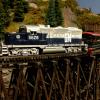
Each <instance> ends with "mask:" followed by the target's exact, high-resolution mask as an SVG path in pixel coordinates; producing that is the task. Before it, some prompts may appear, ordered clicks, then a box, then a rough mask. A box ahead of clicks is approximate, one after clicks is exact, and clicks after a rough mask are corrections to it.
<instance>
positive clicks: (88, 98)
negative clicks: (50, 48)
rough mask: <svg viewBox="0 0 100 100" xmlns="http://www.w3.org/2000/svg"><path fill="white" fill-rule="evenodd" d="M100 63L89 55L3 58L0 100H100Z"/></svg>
mask: <svg viewBox="0 0 100 100" xmlns="http://www.w3.org/2000/svg"><path fill="white" fill-rule="evenodd" d="M99 62H100V58H99V55H97V56H88V55H86V54H68V55H67V54H48V55H34V56H12V57H8V56H4V57H0V100H100V97H99V96H100V63H99ZM5 69H8V70H9V69H11V71H10V74H11V77H9V79H8V80H9V82H5V81H4V75H3V70H5ZM5 84H7V86H6V85H5Z"/></svg>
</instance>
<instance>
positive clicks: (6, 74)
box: [2, 69, 12, 88]
mask: <svg viewBox="0 0 100 100" xmlns="http://www.w3.org/2000/svg"><path fill="white" fill-rule="evenodd" d="M2 74H3V75H2V76H3V81H4V85H5V88H8V87H9V83H10V79H11V74H12V69H3V70H2Z"/></svg>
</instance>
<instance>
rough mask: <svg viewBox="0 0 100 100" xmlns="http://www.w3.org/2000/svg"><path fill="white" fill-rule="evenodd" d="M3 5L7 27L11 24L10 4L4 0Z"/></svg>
mask: <svg viewBox="0 0 100 100" xmlns="http://www.w3.org/2000/svg"><path fill="white" fill-rule="evenodd" d="M2 5H3V9H4V13H5V14H4V15H5V20H4V21H5V27H7V26H8V25H9V24H10V2H9V0H2Z"/></svg>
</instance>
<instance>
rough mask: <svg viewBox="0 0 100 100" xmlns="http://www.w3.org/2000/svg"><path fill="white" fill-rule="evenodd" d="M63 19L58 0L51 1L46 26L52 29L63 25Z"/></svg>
mask: <svg viewBox="0 0 100 100" xmlns="http://www.w3.org/2000/svg"><path fill="white" fill-rule="evenodd" d="M62 22H63V17H62V12H61V9H60V6H59V1H58V0H49V7H48V10H47V15H46V24H48V25H50V26H51V27H56V26H59V25H62Z"/></svg>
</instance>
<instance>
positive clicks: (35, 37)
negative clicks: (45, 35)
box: [28, 35, 39, 40]
mask: <svg viewBox="0 0 100 100" xmlns="http://www.w3.org/2000/svg"><path fill="white" fill-rule="evenodd" d="M28 38H29V40H39V36H37V35H35V36H33V35H29V37H28Z"/></svg>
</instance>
